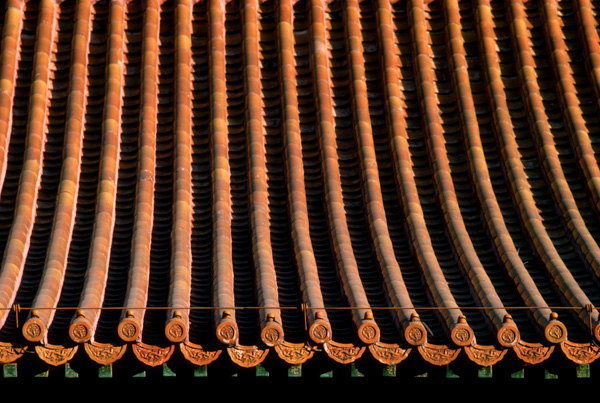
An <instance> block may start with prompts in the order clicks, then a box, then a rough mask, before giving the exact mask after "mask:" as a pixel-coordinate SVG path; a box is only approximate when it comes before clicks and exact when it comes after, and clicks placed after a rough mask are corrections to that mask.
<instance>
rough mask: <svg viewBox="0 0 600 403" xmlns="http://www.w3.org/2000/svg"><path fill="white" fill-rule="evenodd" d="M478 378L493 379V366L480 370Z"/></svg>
mask: <svg viewBox="0 0 600 403" xmlns="http://www.w3.org/2000/svg"><path fill="white" fill-rule="evenodd" d="M477 376H478V377H479V378H491V377H492V366H491V365H489V366H487V367H481V368H479V371H477Z"/></svg>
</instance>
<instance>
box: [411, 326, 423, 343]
mask: <svg viewBox="0 0 600 403" xmlns="http://www.w3.org/2000/svg"><path fill="white" fill-rule="evenodd" d="M422 339H423V331H422V330H421V329H419V328H418V327H413V328H411V329H410V330H409V331H408V340H409V341H411V342H412V343H413V344H417V343H419V342H420V341H421V340H422Z"/></svg>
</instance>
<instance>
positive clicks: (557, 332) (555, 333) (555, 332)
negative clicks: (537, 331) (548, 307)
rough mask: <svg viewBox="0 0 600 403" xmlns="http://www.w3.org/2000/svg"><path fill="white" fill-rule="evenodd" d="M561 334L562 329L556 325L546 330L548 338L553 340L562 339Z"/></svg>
mask: <svg viewBox="0 0 600 403" xmlns="http://www.w3.org/2000/svg"><path fill="white" fill-rule="evenodd" d="M563 334H564V332H563V330H562V328H561V327H560V326H558V325H552V326H550V327H549V328H548V336H550V337H552V338H553V339H556V340H560V339H561V338H562V337H563Z"/></svg>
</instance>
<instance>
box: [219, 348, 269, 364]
mask: <svg viewBox="0 0 600 403" xmlns="http://www.w3.org/2000/svg"><path fill="white" fill-rule="evenodd" d="M227 352H228V353H229V357H231V360H232V361H233V362H235V363H236V364H237V365H239V366H240V367H244V368H251V367H255V366H257V365H258V364H260V363H261V362H263V360H264V359H265V357H266V356H267V354H268V353H269V350H268V349H259V348H258V347H256V346H234V347H228V348H227Z"/></svg>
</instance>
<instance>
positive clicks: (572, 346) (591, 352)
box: [560, 340, 600, 364]
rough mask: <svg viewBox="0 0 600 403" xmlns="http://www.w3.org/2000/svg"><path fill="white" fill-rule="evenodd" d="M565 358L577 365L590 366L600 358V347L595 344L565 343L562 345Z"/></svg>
mask: <svg viewBox="0 0 600 403" xmlns="http://www.w3.org/2000/svg"><path fill="white" fill-rule="evenodd" d="M560 348H561V349H562V351H563V353H564V354H565V356H566V357H567V358H568V359H570V360H571V361H573V362H575V363H577V364H590V363H592V362H594V361H595V360H596V359H597V358H598V357H600V346H598V345H597V344H595V343H573V342H571V341H568V340H566V341H563V342H562V343H561V344H560Z"/></svg>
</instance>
